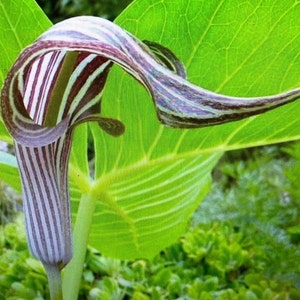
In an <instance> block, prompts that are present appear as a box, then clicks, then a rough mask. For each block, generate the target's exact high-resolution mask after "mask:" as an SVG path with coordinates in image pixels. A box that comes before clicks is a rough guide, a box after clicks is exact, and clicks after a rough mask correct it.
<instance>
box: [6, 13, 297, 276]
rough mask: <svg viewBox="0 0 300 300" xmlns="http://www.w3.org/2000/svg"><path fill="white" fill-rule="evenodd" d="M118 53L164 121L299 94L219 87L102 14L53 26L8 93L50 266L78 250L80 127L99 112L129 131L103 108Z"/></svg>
mask: <svg viewBox="0 0 300 300" xmlns="http://www.w3.org/2000/svg"><path fill="white" fill-rule="evenodd" d="M113 63H116V64H118V65H120V66H121V67H122V68H123V69H124V70H125V71H126V72H128V73H129V74H130V75H132V76H133V77H134V78H135V79H136V80H137V81H139V82H140V83H141V84H142V85H143V86H144V87H145V88H146V89H147V90H148V92H149V94H150V96H151V98H152V100H153V104H154V109H155V110H156V112H157V117H158V119H159V121H160V122H161V123H163V124H165V125H167V126H172V127H180V128H194V127H201V126H208V125H213V124H218V123H225V122H229V121H234V120H238V119H241V118H245V117H248V116H250V115H254V114H258V113H262V112H264V111H267V110H269V109H272V108H275V107H277V106H280V105H283V104H285V103H288V102H291V101H293V100H295V99H297V98H298V97H299V95H300V90H299V89H295V90H292V91H290V92H287V93H283V94H279V95H275V96H268V97H257V98H237V97H229V96H224V95H220V94H216V93H213V92H210V91H208V90H205V89H203V88H201V87H198V86H195V85H193V84H191V83H190V82H188V81H187V80H186V79H185V71H184V67H183V66H182V64H181V63H180V62H179V61H178V60H177V59H176V57H175V56H174V55H173V54H172V53H171V52H170V51H169V50H167V49H166V48H164V47H162V46H160V45H158V44H156V43H153V42H141V41H139V40H137V39H136V38H135V37H134V36H132V35H131V34H130V33H128V32H126V31H125V30H123V29H122V28H120V27H118V26H117V25H115V24H113V23H111V22H109V21H107V20H104V19H101V18H97V17H76V18H72V19H69V20H66V21H63V22H61V23H58V24H56V25H54V26H53V27H51V28H50V29H49V30H48V31H46V32H45V33H44V34H43V35H42V36H41V37H40V38H39V39H38V40H37V41H36V42H35V43H34V44H32V45H31V46H29V47H28V48H26V49H25V50H24V51H23V52H22V54H21V55H20V56H19V58H18V59H17V61H16V63H15V64H14V66H13V67H12V68H11V70H10V72H9V74H8V76H7V78H6V81H5V84H4V87H3V90H2V95H1V109H2V116H3V120H4V122H5V124H6V126H7V129H8V130H9V132H10V134H11V135H12V137H13V138H14V142H15V149H16V157H17V160H18V164H19V169H20V173H21V179H22V185H23V192H24V213H25V220H26V231H27V239H28V244H29V247H30V250H31V252H32V253H33V255H34V256H36V257H37V258H38V259H40V260H41V261H42V263H43V264H44V265H45V267H46V269H47V268H48V269H51V268H52V269H53V268H54V269H56V270H58V271H59V270H60V269H61V268H63V267H64V266H65V265H66V264H67V263H68V262H69V260H70V259H71V257H72V234H71V220H70V200H69V191H68V160H69V154H70V148H71V141H72V132H73V129H74V128H75V126H76V125H77V124H80V123H82V122H87V121H96V122H98V123H99V126H101V127H102V128H103V130H105V131H107V132H108V133H109V134H112V135H115V136H118V135H120V134H122V132H123V131H124V126H123V124H122V123H121V122H120V121H118V120H114V119H109V118H104V117H101V114H100V99H101V94H102V92H103V88H104V85H105V81H106V78H107V75H108V73H109V70H110V67H111V66H112V64H113ZM199 69H200V68H199ZM124 105H126V103H124Z"/></svg>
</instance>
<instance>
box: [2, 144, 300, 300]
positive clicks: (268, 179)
mask: <svg viewBox="0 0 300 300" xmlns="http://www.w3.org/2000/svg"><path fill="white" fill-rule="evenodd" d="M299 145H300V144H299V143H292V144H290V145H288V146H287V145H285V146H284V147H278V146H274V147H273V146H271V147H264V148H257V149H254V150H253V149H252V150H251V149H248V150H245V151H237V152H230V153H227V154H226V155H225V157H224V158H223V159H222V161H221V162H220V164H219V166H218V168H217V169H216V171H215V174H214V177H215V183H214V185H213V188H212V191H211V193H210V195H209V196H208V197H207V198H206V199H205V200H204V202H202V204H201V206H200V208H199V210H198V211H197V212H196V213H195V215H194V217H193V219H192V221H191V225H190V228H189V230H188V231H187V233H186V234H185V235H184V236H183V237H182V238H181V239H180V240H179V241H178V242H177V243H176V244H174V245H172V246H171V247H169V248H167V249H165V250H164V251H162V252H161V253H160V254H159V255H157V256H156V257H155V258H154V259H153V260H152V261H146V260H137V261H121V260H117V259H112V258H106V257H103V256H101V254H100V253H98V252H97V251H95V250H94V249H92V248H89V249H88V252H87V256H86V262H85V269H84V272H83V278H82V283H81V289H80V295H79V299H91V300H92V299H101V300H102V299H108V300H109V299H135V300H148V299H154V300H155V299H187V300H189V299H203V300H206V299H209V300H210V299H218V300H222V299H226V300H227V299H233V300H235V299H237V300H244V299H251V300H252V299H264V300H269V299H270V300H271V299H291V300H293V299H295V300H296V299H300V268H299V266H300V247H299V246H300V230H299V228H300V224H299V223H300V218H299V213H300V206H299V197H298V196H299V192H298V186H297V181H298V178H299V176H300V168H299V163H300V160H299V159H300V146H299ZM22 226H23V225H22V220H21V221H20V220H19V219H18V221H17V222H16V223H11V224H9V225H6V226H5V227H3V228H2V229H1V231H2V232H0V237H2V238H1V247H0V274H1V275H0V291H1V292H0V297H1V298H3V299H11V300H12V299H46V296H45V295H47V293H48V291H47V290H45V286H46V285H45V282H46V276H45V273H44V271H43V269H42V267H41V265H40V263H39V262H37V261H35V260H34V259H32V258H30V256H29V252H28V250H27V247H26V243H25V236H24V233H23V227H22ZM158 238H159V237H158ZM1 293H2V294H1Z"/></svg>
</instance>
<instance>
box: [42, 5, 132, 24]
mask: <svg viewBox="0 0 300 300" xmlns="http://www.w3.org/2000/svg"><path fill="white" fill-rule="evenodd" d="M132 1H133V0H58V1H55V0H37V3H38V4H39V5H40V7H41V8H42V9H43V10H44V12H45V13H46V15H47V16H48V17H49V18H50V20H51V21H52V22H54V23H56V22H58V21H61V20H63V19H66V18H70V17H74V16H78V15H91V16H98V17H103V18H106V19H109V20H113V19H115V18H116V17H117V16H118V15H119V14H120V13H121V11H122V10H123V9H124V8H125V7H126V6H128V4H130V3H131V2H132Z"/></svg>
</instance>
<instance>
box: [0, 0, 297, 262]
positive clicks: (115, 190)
mask: <svg viewBox="0 0 300 300" xmlns="http://www.w3.org/2000/svg"><path fill="white" fill-rule="evenodd" d="M260 4H261V3H260V2H259V1H255V2H253V3H251V5H250V4H249V3H246V2H243V3H240V2H239V5H236V3H235V1H226V2H221V3H220V2H218V1H215V2H212V3H211V4H208V3H205V2H203V3H202V4H201V6H202V7H201V10H199V2H196V1H195V2H193V1H190V2H189V6H188V7H186V5H185V4H182V5H183V7H181V6H180V5H181V4H179V3H178V5H177V6H175V7H174V3H173V2H172V3H171V2H169V1H164V2H161V1H158V2H155V3H154V2H153V4H152V5H150V6H149V5H148V3H146V1H137V2H135V4H133V5H132V6H131V7H130V9H129V10H127V11H125V12H124V13H123V15H122V16H120V18H119V19H118V22H119V24H121V25H122V26H124V27H126V28H127V29H128V30H130V31H131V32H133V33H134V34H137V35H138V36H140V37H141V38H142V39H150V40H156V41H160V42H161V43H163V44H164V45H166V46H169V47H170V48H172V49H173V51H174V52H176V54H177V55H178V56H179V57H180V58H181V59H183V60H184V62H185V63H186V65H187V66H188V74H189V78H190V79H191V80H192V81H193V82H196V83H197V84H200V85H202V86H205V87H208V88H210V89H213V90H217V91H220V92H222V93H229V94H235V95H237V94H238V95H257V94H271V93H276V92H279V91H281V90H286V89H288V88H292V87H295V86H297V85H298V78H299V76H298V75H299V68H298V67H297V59H296V58H297V49H299V47H298V45H297V43H298V41H297V36H298V33H299V30H297V28H299V27H298V25H297V18H296V16H297V14H298V13H299V5H298V3H294V2H292V1H288V3H284V4H282V3H280V2H279V1H276V2H272V3H269V2H266V3H265V4H266V5H260ZM27 5H28V4H27ZM171 6H172V7H171ZM3 7H4V8H5V12H6V13H8V11H6V9H7V8H8V7H5V6H3V5H2V6H1V9H3ZM32 7H33V6H32ZM171 8H172V9H171ZM183 11H184V12H185V13H184V15H182V14H181V13H182V12H183ZM31 12H34V14H33V15H38V12H35V11H33V10H31ZM178 15H181V18H178ZM237 16H238V17H237ZM22 17H24V18H26V16H22ZM27 17H28V16H27ZM38 19H39V21H38V24H40V25H41V24H42V23H43V24H44V25H41V26H40V27H39V26H36V27H35V29H36V30H37V31H36V33H37V32H38V31H39V30H41V28H42V27H47V26H48V24H49V23H48V22H47V21H45V22H44V21H43V17H41V18H38ZM154 19H155V20H156V22H155V23H154V22H153V20H154ZM2 20H3V19H2ZM28 20H29V18H28ZM132 20H134V21H132ZM167 20H168V22H167ZM171 20H172V21H171ZM262 20H264V21H263V22H262ZM291 20H292V22H291ZM5 21H6V20H5V19H4V22H5ZM262 25H263V26H262ZM32 27H33V26H32ZM149 28H150V29H151V30H149ZM161 28H164V31H163V32H161V30H160V29H161ZM174 28H175V29H174ZM220 28H222V30H221V32H222V35H220ZM13 29H14V31H17V32H18V30H17V26H16V27H15V28H13ZM174 30H175V31H176V35H174V34H173V32H174ZM186 32H189V34H188V35H187V34H186ZM282 32H284V33H285V34H282ZM295 32H296V34H295ZM171 33H172V34H171ZM199 33H200V34H199ZM3 34H5V33H3ZM32 35H35V33H32ZM33 38H34V37H32V39H33ZM20 39H21V37H19V40H20ZM29 39H30V37H28V36H26V37H24V39H21V40H22V41H24V45H25V44H26V43H27V42H29ZM11 42H13V41H11ZM18 47H19V48H20V45H18ZM18 47H17V48H18ZM5 48H6V47H5ZM12 48H13V47H12ZM19 48H18V49H19ZM190 49H193V50H192V52H190ZM19 50H20V49H19ZM271 51H273V53H274V55H271V53H272V52H271ZM16 52H17V51H15V52H13V51H12V53H16ZM10 54H11V53H10ZM4 57H5V56H4ZM206 57H210V59H206ZM5 58H6V59H7V61H6V62H3V63H2V62H1V71H2V75H3V77H4V75H5V72H6V71H7V69H8V66H9V64H10V62H11V61H12V59H11V57H5ZM8 61H10V62H8ZM2 66H3V68H2ZM199 66H201V69H200V71H199ZM212 70H213V72H212ZM120 83H122V89H120V90H117V91H116V88H115V87H116V84H118V86H119V84H120ZM107 88H108V89H107V94H106V98H105V99H107V100H105V101H104V108H103V113H104V114H107V115H110V116H111V115H114V116H116V117H120V118H121V119H122V120H123V121H124V123H125V124H126V126H127V131H126V135H125V136H124V137H122V138H121V139H119V140H112V139H107V138H106V137H105V136H104V135H103V134H102V133H101V132H99V131H98V129H97V128H96V127H94V126H90V127H89V129H88V127H86V126H85V127H82V128H81V129H80V130H78V135H77V136H81V139H79V138H77V139H76V138H75V143H74V149H73V160H72V163H71V182H72V183H73V184H72V196H73V201H74V204H73V208H74V213H75V212H76V211H77V207H78V195H79V191H78V190H77V188H76V186H77V184H76V181H77V182H78V179H76V178H78V175H83V177H80V178H81V179H84V178H88V180H90V173H93V174H94V176H95V178H99V177H100V176H101V177H105V176H106V175H107V174H111V173H112V170H114V171H116V170H118V169H120V170H121V169H122V168H127V169H129V170H131V171H132V172H128V176H127V177H126V176H121V174H122V173H118V172H116V173H115V175H116V177H115V178H116V179H117V181H116V182H114V183H113V184H112V185H111V186H109V190H108V191H109V194H110V195H113V196H114V199H117V203H118V207H117V210H116V207H112V206H107V202H106V203H101V202H99V203H97V205H96V212H95V218H94V223H93V229H92V232H91V239H90V242H91V244H92V245H93V246H94V247H96V248H99V249H100V250H101V252H102V253H104V254H107V255H114V256H118V257H123V258H125V257H127V258H133V257H136V256H140V255H143V256H145V257H151V256H153V255H154V254H155V253H156V252H157V251H158V250H159V249H161V248H164V247H165V246H166V245H168V244H170V243H172V241H174V239H176V238H177V237H178V236H179V235H181V234H182V233H183V232H184V231H185V229H186V225H185V224H186V221H187V219H188V217H189V216H190V215H191V213H192V211H193V210H194V209H195V208H196V207H197V206H198V203H199V202H200V200H201V199H202V198H203V196H204V194H205V193H206V192H207V190H208V186H209V180H210V179H209V178H210V175H209V174H210V171H211V169H212V168H213V166H214V165H215V164H216V162H217V160H218V158H219V157H220V156H221V152H222V151H225V150H231V149H235V148H242V147H249V146H254V145H261V144H267V143H274V142H279V141H287V140H293V139H297V138H298V137H299V133H298V131H299V129H298V128H299V126H298V125H299V124H298V122H299V120H298V119H297V114H298V112H297V104H291V105H289V106H287V107H284V108H280V109H278V110H276V111H274V112H271V113H268V114H265V115H263V116H260V117H256V118H251V119H248V120H246V121H241V122H236V123H232V124H227V125H224V126H215V127H213V128H208V129H202V130H196V131H190V132H187V131H180V132H179V131H174V130H171V129H165V128H162V127H160V126H159V125H158V124H157V123H155V121H154V120H155V119H154V117H155V116H154V114H153V113H152V112H151V111H152V108H151V107H150V106H151V105H150V104H149V105H148V104H147V103H148V102H146V101H143V100H142V99H144V98H145V97H147V96H146V94H145V93H144V92H143V91H141V90H140V89H138V88H137V87H136V86H135V85H134V83H132V82H131V80H130V79H129V78H126V77H125V76H124V74H120V73H117V71H115V73H114V74H112V76H111V77H110V83H109V85H108V87H107ZM124 98H126V99H124ZM109 99H111V101H112V99H114V100H115V101H116V102H114V103H115V104H114V105H112V104H111V102H110V101H109ZM122 103H123V104H124V103H126V105H122ZM133 108H135V109H136V111H145V116H146V117H145V116H143V117H139V115H138V114H133ZM137 124H138V126H136V125H137ZM150 124H151V125H150ZM153 124H155V125H153ZM266 125H267V126H266ZM137 128H138V130H137ZM1 132H2V135H3V136H4V138H5V139H7V140H9V138H8V137H7V135H5V133H3V132H4V130H2V131H1ZM89 132H90V133H91V136H92V138H93V143H94V145H95V159H94V160H93V164H92V165H94V166H95V172H94V169H93V168H92V169H91V170H92V171H93V172H90V169H89V166H90V165H91V164H88V160H87V155H86V157H83V156H82V148H83V147H82V146H83V144H84V143H85V142H84V141H82V136H85V137H86V138H88V136H89ZM130 149H132V150H130ZM98 150H99V151H98ZM212 152H215V154H210V153H212ZM108 154H109V155H108ZM171 156H173V158H172V160H171V161H172V162H175V161H177V164H176V163H175V164H174V165H173V166H174V167H172V168H170V169H168V166H170V162H171V161H170V160H169V158H170V157H171ZM145 158H147V159H148V160H149V162H150V164H145V165H144V166H142V168H140V169H138V170H139V172H138V173H135V172H133V171H134V170H135V167H136V166H137V165H138V164H139V162H142V161H143V160H144V159H145ZM156 162H160V163H159V164H156ZM4 164H5V165H7V164H6V163H5V162H4V163H3V165H4ZM151 166H155V167H152V169H150V167H151ZM183 166H186V169H185V170H184V169H183V168H182V167H183ZM9 170H10V171H11V172H12V174H13V175H14V174H16V173H14V172H15V169H14V168H13V166H9ZM166 170H167V171H170V172H167V171H166ZM154 172H156V173H157V174H160V176H157V178H152V180H151V181H150V180H146V178H148V177H149V174H150V173H154ZM180 172H190V173H189V174H190V177H186V178H187V179H189V180H190V182H194V183H195V186H194V189H193V190H191V191H190V192H191V194H189V195H188V197H187V198H186V199H180V202H177V203H174V202H173V203H172V205H174V206H166V207H165V208H164V209H165V211H166V213H165V215H164V216H163V218H161V219H160V218H159V216H158V215H157V210H156V207H155V205H154V204H161V199H159V198H157V199H156V201H155V199H154V201H153V199H151V197H150V196H151V195H150V193H149V195H148V197H147V194H145V192H144V193H143V190H145V189H146V190H148V191H151V194H153V191H154V187H155V186H156V185H157V182H166V181H165V179H166V178H167V179H169V178H175V179H176V178H177V177H176V176H177V175H176V174H179V173H180ZM122 175H123V174H122ZM120 177H122V181H120ZM196 178H197V179H198V178H201V180H202V181H197V180H196ZM72 180H73V181H72ZM12 181H13V180H12V179H10V180H9V182H10V183H12ZM132 182H140V183H141V184H140V186H135V185H130V183H132ZM190 182H189V184H190ZM168 183H169V184H170V185H171V184H173V185H174V184H176V182H175V183H174V181H173V182H171V181H169V182H168ZM125 186H126V187H127V188H130V187H132V191H131V193H130V194H131V195H138V194H139V193H140V194H143V197H142V198H138V197H137V198H131V199H127V198H126V197H124V194H123V193H122V191H124V187H125ZM187 187H188V184H187V183H186V185H185V183H184V182H183V183H182V185H181V187H180V188H182V190H181V191H177V192H178V194H180V192H181V193H184V189H185V188H187ZM199 191H201V194H200V195H199ZM76 196H77V197H76ZM164 198H167V197H166V195H164ZM140 199H141V200H140ZM149 199H151V203H152V204H151V205H150V206H149V205H144V204H143V202H140V201H142V200H143V201H147V200H148V201H150V200H149ZM178 200H179V198H178ZM122 203H123V204H122ZM144 203H146V202H144ZM182 203H184V204H182ZM121 204H122V205H121ZM170 204H171V203H170ZM182 205H183V206H182ZM179 208H180V209H179ZM120 209H121V210H122V211H126V212H128V213H129V214H128V216H129V218H122V215H121V214H120ZM167 217H170V219H168V221H169V222H168V226H171V227H172V228H173V229H172V230H171V231H170V230H169V227H168V228H167V227H164V226H162V224H163V223H162V219H166V218H167ZM104 220H106V222H105V221H104ZM142 220H144V221H142ZM175 220H180V224H178V223H176V222H175ZM172 222H173V223H172ZM117 224H118V225H117ZM130 224H133V225H134V227H130ZM153 224H156V226H157V228H160V232H159V234H158V232H155V231H153V227H152V229H151V230H150V229H149V227H148V226H150V225H153ZM117 228H119V229H121V230H120V232H119V234H118V232H116V229H117ZM132 228H134V229H135V230H136V233H137V234H132V232H133V231H132ZM163 229H165V231H164V232H163ZM167 229H168V231H167ZM122 230H127V232H128V233H129V232H131V234H129V235H128V236H126V240H125V239H124V238H122V237H124V234H123V231H122ZM151 232H153V233H154V234H153V235H151V234H150V233H151ZM164 233H165V234H164ZM166 233H168V235H167V236H166ZM99 235H100V236H101V240H99ZM145 236H147V238H145ZM157 236H160V238H161V239H160V240H159V241H157ZM135 238H137V243H136V240H135ZM153 241H156V243H155V245H154V243H153ZM120 244H121V245H122V248H121V247H120ZM137 245H138V247H137ZM149 245H151V246H153V247H150V246H149ZM154 246H156V247H154Z"/></svg>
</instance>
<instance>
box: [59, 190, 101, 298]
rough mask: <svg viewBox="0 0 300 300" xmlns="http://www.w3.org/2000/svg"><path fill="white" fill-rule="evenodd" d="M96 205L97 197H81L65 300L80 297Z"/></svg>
mask: <svg viewBox="0 0 300 300" xmlns="http://www.w3.org/2000/svg"><path fill="white" fill-rule="evenodd" d="M95 205H96V197H93V196H92V195H91V193H89V194H85V195H83V196H82V197H81V200H80V204H79V209H78V213H77V217H76V223H75V226H74V231H73V251H74V253H73V258H72V259H71V261H70V263H69V264H68V265H67V266H66V267H65V270H64V275H63V296H64V298H63V299H64V300H76V299H77V297H78V292H79V288H80V283H81V277H82V270H83V265H84V260H85V254H86V248H87V244H88V239H89V233H90V229H91V224H92V219H93V213H94V210H95Z"/></svg>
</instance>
